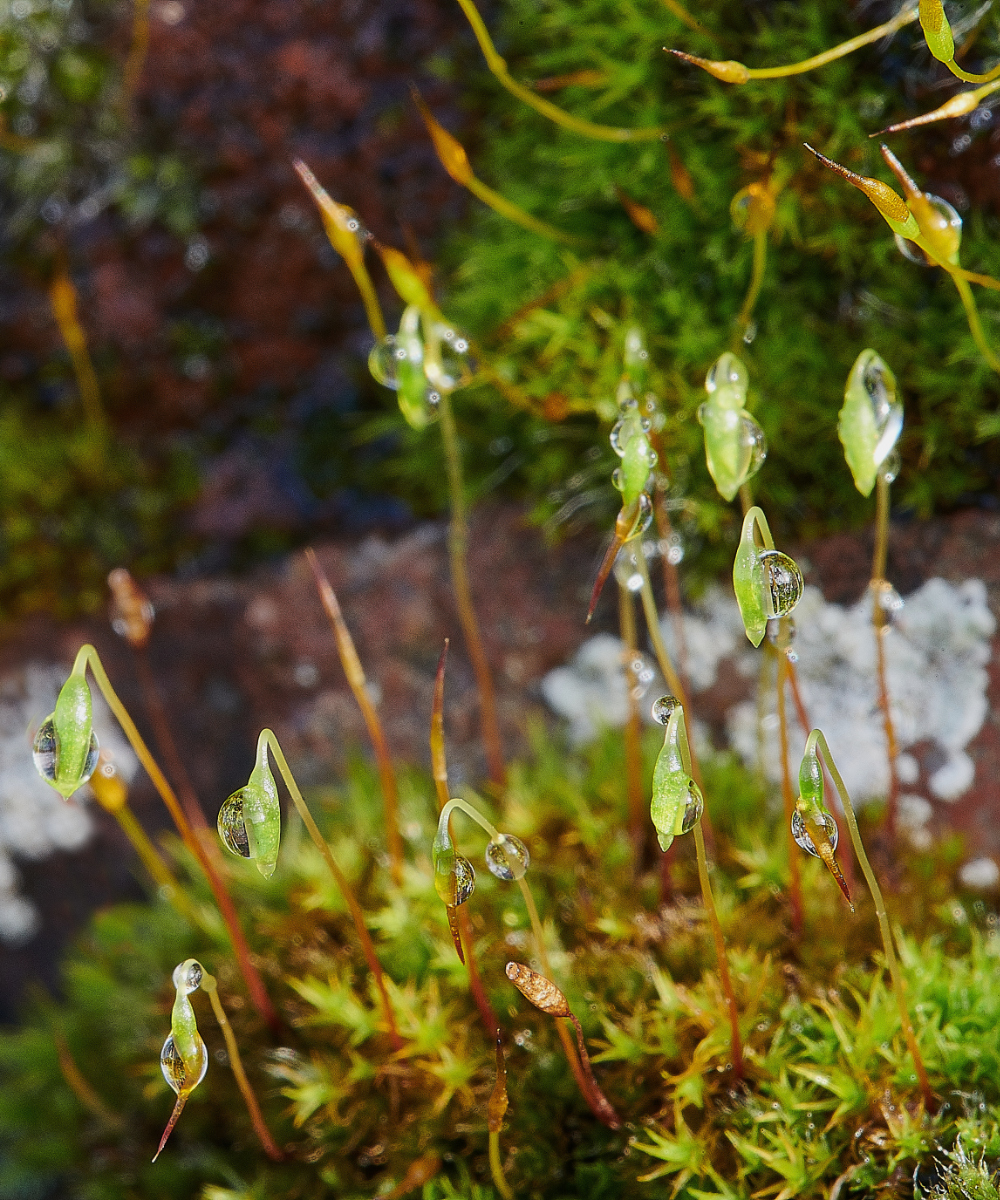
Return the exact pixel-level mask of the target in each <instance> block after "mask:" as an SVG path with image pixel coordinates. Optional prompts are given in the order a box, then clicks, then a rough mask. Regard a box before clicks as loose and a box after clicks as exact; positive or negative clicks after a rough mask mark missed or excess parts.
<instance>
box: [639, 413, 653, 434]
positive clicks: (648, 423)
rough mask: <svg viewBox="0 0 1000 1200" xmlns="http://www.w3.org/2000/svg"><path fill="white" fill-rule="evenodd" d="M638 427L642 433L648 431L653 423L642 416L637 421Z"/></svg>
mask: <svg viewBox="0 0 1000 1200" xmlns="http://www.w3.org/2000/svg"><path fill="white" fill-rule="evenodd" d="M639 428H640V429H641V430H642V432H643V433H649V431H650V430H651V429H652V428H653V423H652V421H650V419H649V417H642V418H641V419H640V421H639Z"/></svg>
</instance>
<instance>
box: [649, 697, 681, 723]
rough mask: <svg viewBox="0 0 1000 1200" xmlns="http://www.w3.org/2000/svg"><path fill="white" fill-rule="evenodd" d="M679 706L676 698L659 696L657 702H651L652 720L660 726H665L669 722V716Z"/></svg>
mask: <svg viewBox="0 0 1000 1200" xmlns="http://www.w3.org/2000/svg"><path fill="white" fill-rule="evenodd" d="M679 704H680V701H679V700H678V699H677V697H676V696H661V697H660V698H659V700H654V701H653V707H652V710H651V711H652V714H653V720H654V721H658V722H659V724H661V725H666V724H667V723H668V722H669V721H670V717H671V714H672V713H673V711H674V709H675V708H677V706H678V705H679Z"/></svg>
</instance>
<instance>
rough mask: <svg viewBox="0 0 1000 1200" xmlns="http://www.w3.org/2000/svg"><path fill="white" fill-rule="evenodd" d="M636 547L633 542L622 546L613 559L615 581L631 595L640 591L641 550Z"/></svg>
mask: <svg viewBox="0 0 1000 1200" xmlns="http://www.w3.org/2000/svg"><path fill="white" fill-rule="evenodd" d="M636 545H637V544H636V543H635V542H631V543H629V545H627V546H623V547H622V548H621V550H619V551H618V557H617V558H616V559H615V579H617V580H618V582H619V583H620V584H621V585H622V587H623V588H626V589H627V590H628V591H630V592H631V593H632V594H633V595H636V594H637V593H638V592H641V591H642V570H641V568H640V566H639V555H640V554H641V553H642V549H641V547H640V548H638V549H637V548H636Z"/></svg>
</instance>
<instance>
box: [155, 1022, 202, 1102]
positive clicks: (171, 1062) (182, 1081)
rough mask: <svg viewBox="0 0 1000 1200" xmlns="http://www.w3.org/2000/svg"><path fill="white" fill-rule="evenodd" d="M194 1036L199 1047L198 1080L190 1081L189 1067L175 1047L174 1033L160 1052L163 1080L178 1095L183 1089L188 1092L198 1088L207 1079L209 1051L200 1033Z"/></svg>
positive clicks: (168, 1037)
mask: <svg viewBox="0 0 1000 1200" xmlns="http://www.w3.org/2000/svg"><path fill="white" fill-rule="evenodd" d="M194 1036H195V1040H196V1044H197V1046H198V1066H197V1074H198V1078H197V1079H188V1071H187V1067H186V1066H185V1065H184V1059H183V1058H181V1056H180V1051H179V1050H178V1049H177V1047H176V1046H175V1045H174V1035H173V1034H172V1033H171V1034H169V1035H168V1036H167V1040H166V1041H165V1042H164V1043H163V1049H162V1050H161V1051H160V1070H161V1071H162V1072H163V1078H164V1079H165V1080H166V1081H167V1083H168V1084H169V1085H170V1087H171V1088H172V1089H173V1090H174V1091H175V1092H176V1093H178V1094H180V1091H181V1089H182V1088H183V1089H184V1090H186V1091H191V1090H192V1089H193V1088H196V1087H197V1086H198V1084H199V1083H201V1081H202V1080H203V1079H204V1078H205V1072H206V1071H207V1070H208V1051H207V1050H206V1049H205V1043H204V1042H203V1041H202V1038H201V1034H200V1033H196V1034H195V1035H194Z"/></svg>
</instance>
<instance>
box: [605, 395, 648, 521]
mask: <svg viewBox="0 0 1000 1200" xmlns="http://www.w3.org/2000/svg"><path fill="white" fill-rule="evenodd" d="M618 401H619V403H618V409H619V412H620V414H621V415H620V416H619V418H618V420H617V421H616V422H615V425H614V428H613V429H612V430H611V434H610V441H611V449H612V450H614V452H615V454H617V455H618V457H619V458H620V459H621V460H622V465H621V466H620V467H618V468H616V469H615V472H614V474H613V475H612V476H611V482H612V483H613V484H614V485H615V487H616V488H617V489H618V490H619V491H620V492H621V494H622V507H623V508H628V507H629V505H630V504H635V503H636V501H638V499H639V497H640V496H642V495H643V493H644V492H645V491H646V489H647V487H648V485H649V473H650V471H652V469H653V468H654V467H655V466H656V462H657V456H656V451H655V450H654V449H653V447H652V445H651V444H650V441H649V429H650V423H649V418H648V417H644V416H643V415H642V414H641V413H640V411H639V405H638V403H637V402H636V400H635V398H634V397H633V395H632V391H631V388H630V387H629V385H628V382H627V381H626V380H624V379H623V380H622V382H621V385H620V386H619V388H618Z"/></svg>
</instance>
